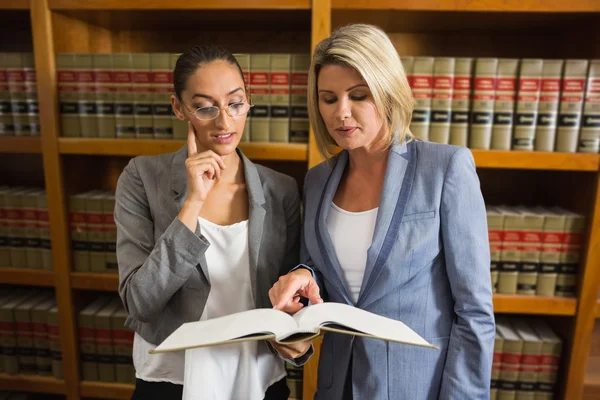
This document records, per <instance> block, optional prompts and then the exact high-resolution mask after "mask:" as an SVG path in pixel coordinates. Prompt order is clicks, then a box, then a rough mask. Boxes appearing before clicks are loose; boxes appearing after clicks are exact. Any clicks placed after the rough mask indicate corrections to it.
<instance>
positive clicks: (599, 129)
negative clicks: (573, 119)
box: [577, 60, 600, 153]
mask: <svg viewBox="0 0 600 400" xmlns="http://www.w3.org/2000/svg"><path fill="white" fill-rule="evenodd" d="M577 151H578V152H580V153H598V152H600V60H592V61H590V68H589V72H588V78H587V89H586V91H585V101H584V105H583V116H582V117H581V132H580V134H579V144H578V146H577Z"/></svg>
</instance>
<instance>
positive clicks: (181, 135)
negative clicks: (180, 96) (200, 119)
mask: <svg viewBox="0 0 600 400" xmlns="http://www.w3.org/2000/svg"><path fill="white" fill-rule="evenodd" d="M179 56H180V54H178V53H174V54H171V55H170V56H169V57H170V60H171V61H170V67H171V71H173V72H174V71H175V65H177V60H178V59H179ZM247 84H248V81H247V80H246V85H247ZM173 94H175V92H173ZM171 112H172V113H173V116H172V119H173V139H175V140H187V136H188V122H187V120H183V121H182V120H180V119H179V118H177V116H176V115H175V112H173V110H171Z"/></svg>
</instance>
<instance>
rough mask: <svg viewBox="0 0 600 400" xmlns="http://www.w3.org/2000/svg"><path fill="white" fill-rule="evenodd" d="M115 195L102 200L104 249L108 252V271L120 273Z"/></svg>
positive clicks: (109, 195)
mask: <svg viewBox="0 0 600 400" xmlns="http://www.w3.org/2000/svg"><path fill="white" fill-rule="evenodd" d="M114 210H115V195H114V194H108V195H106V196H104V198H103V199H102V211H103V217H104V219H103V223H104V240H105V243H104V249H105V251H106V270H107V271H108V272H114V273H118V271H119V265H118V263H117V225H116V224H115V218H114Z"/></svg>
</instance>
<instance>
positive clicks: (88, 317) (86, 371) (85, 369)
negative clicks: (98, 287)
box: [77, 295, 110, 381]
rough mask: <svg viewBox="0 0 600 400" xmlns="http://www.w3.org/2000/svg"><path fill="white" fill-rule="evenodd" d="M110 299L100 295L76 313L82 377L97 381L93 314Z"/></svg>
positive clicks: (86, 379) (96, 354) (85, 379)
mask: <svg viewBox="0 0 600 400" xmlns="http://www.w3.org/2000/svg"><path fill="white" fill-rule="evenodd" d="M109 301H110V298H109V297H108V296H104V295H102V296H100V297H98V298H97V299H96V300H94V301H93V302H91V303H90V304H88V305H87V306H86V307H85V308H84V309H83V310H81V311H80V312H79V314H78V318H77V327H78V332H79V353H80V356H81V370H82V379H83V380H84V381H97V380H98V379H99V378H98V376H99V375H98V351H97V348H96V324H95V320H94V319H95V316H96V314H97V313H98V311H100V310H101V309H102V308H103V307H104V306H106V304H107V303H108V302H109Z"/></svg>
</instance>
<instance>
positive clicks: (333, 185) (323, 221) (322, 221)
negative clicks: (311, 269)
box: [315, 151, 354, 305]
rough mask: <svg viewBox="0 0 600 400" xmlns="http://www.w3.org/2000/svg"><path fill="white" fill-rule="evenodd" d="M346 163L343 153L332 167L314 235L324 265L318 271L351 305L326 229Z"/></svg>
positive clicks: (323, 193)
mask: <svg viewBox="0 0 600 400" xmlns="http://www.w3.org/2000/svg"><path fill="white" fill-rule="evenodd" d="M347 163H348V152H347V151H343V152H341V153H340V155H339V156H338V157H337V162H336V164H335V166H334V167H333V170H332V171H331V174H330V175H329V178H328V179H327V182H326V183H325V188H324V190H323V192H322V194H321V201H319V207H318V209H317V213H316V221H315V233H316V239H317V243H318V245H319V250H320V253H321V256H322V257H323V262H324V263H325V268H322V269H320V270H321V271H322V273H323V275H325V276H326V277H327V280H328V281H329V282H330V284H331V285H332V286H334V287H335V288H336V289H337V291H338V292H339V293H340V294H341V295H342V296H343V298H344V299H345V300H346V303H347V304H350V305H353V304H354V303H353V301H352V297H351V296H350V295H349V293H350V292H349V290H348V285H347V284H346V279H345V278H344V274H343V273H342V267H341V266H340V263H339V260H338V258H337V255H336V254H335V249H334V247H333V242H332V241H331V236H330V235H329V230H328V229H327V216H328V215H329V211H330V210H331V207H330V205H331V202H332V201H333V196H334V195H335V192H336V191H337V187H338V185H339V183H340V179H341V178H342V175H343V173H344V169H345V168H346V164H347ZM328 275H329V276H328Z"/></svg>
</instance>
